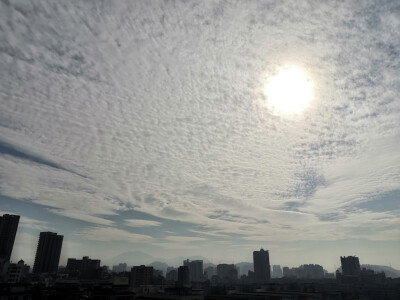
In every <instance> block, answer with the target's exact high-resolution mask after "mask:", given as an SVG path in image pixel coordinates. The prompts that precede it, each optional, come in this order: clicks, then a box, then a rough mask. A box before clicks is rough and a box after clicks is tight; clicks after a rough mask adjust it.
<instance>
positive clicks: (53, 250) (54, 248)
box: [33, 232, 63, 274]
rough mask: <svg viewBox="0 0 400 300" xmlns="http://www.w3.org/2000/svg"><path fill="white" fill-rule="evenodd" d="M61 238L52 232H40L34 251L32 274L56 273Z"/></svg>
mask: <svg viewBox="0 0 400 300" xmlns="http://www.w3.org/2000/svg"><path fill="white" fill-rule="evenodd" d="M62 242H63V236H62V235H58V234H57V233H54V232H41V233H40V236H39V242H38V246H37V250H36V256H35V263H34V265H33V273H34V274H41V273H57V270H58V263H59V261H60V254H61V247H62Z"/></svg>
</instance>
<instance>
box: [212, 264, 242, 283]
mask: <svg viewBox="0 0 400 300" xmlns="http://www.w3.org/2000/svg"><path fill="white" fill-rule="evenodd" d="M217 275H218V277H219V278H220V279H221V280H222V281H223V282H229V283H234V282H236V281H237V279H238V270H237V269H236V268H235V265H233V264H219V265H217Z"/></svg>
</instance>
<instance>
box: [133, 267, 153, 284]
mask: <svg viewBox="0 0 400 300" xmlns="http://www.w3.org/2000/svg"><path fill="white" fill-rule="evenodd" d="M153 274H154V268H153V267H146V266H144V265H141V266H133V267H132V268H131V274H130V276H129V286H131V287H138V286H141V285H150V284H152V283H153Z"/></svg>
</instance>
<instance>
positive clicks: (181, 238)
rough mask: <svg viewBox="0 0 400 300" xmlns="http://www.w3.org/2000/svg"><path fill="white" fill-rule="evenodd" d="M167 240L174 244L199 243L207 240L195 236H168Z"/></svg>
mask: <svg viewBox="0 0 400 300" xmlns="http://www.w3.org/2000/svg"><path fill="white" fill-rule="evenodd" d="M165 239H166V240H168V241H173V242H199V241H204V240H205V238H201V237H195V236H167V237H165Z"/></svg>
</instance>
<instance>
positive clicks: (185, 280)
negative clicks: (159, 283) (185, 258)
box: [178, 266, 190, 286]
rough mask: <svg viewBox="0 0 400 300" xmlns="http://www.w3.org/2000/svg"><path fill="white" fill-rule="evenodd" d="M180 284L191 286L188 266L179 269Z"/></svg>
mask: <svg viewBox="0 0 400 300" xmlns="http://www.w3.org/2000/svg"><path fill="white" fill-rule="evenodd" d="M178 284H179V286H189V285H190V274H189V267H188V266H180V267H179V268H178Z"/></svg>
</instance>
